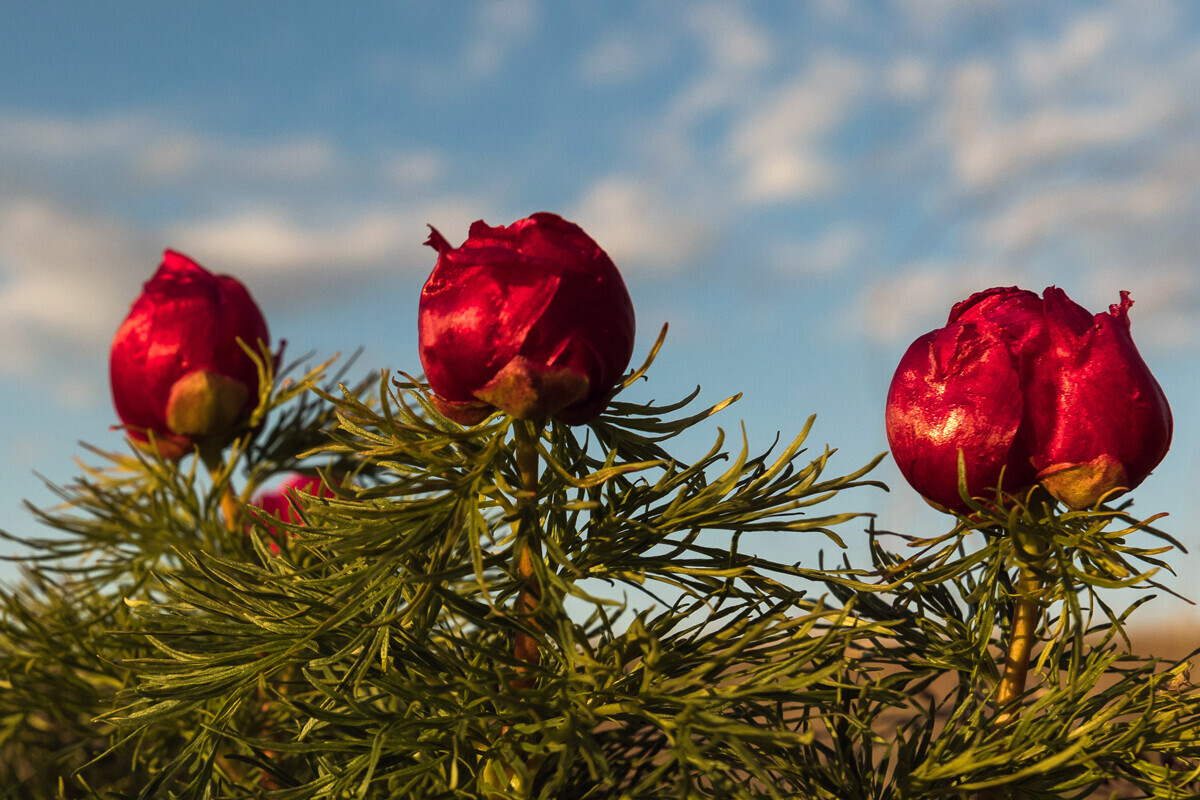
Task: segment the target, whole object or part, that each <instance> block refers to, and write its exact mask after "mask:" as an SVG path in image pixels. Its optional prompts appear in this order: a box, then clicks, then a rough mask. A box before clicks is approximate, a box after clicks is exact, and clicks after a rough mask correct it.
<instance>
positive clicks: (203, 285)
mask: <svg viewBox="0 0 1200 800" xmlns="http://www.w3.org/2000/svg"><path fill="white" fill-rule="evenodd" d="M238 339H241V340H242V341H244V342H245V343H246V344H247V345H249V346H250V347H252V348H257V347H258V346H259V343H260V342H261V343H264V344H265V343H268V342H269V341H270V338H269V334H268V333H267V323H266V320H264V319H263V315H262V312H261V311H260V310H259V308H258V306H257V305H256V304H255V302H254V299H253V298H252V297H251V296H250V293H249V292H247V291H246V288H245V287H244V286H242V284H241V283H239V282H238V281H237V280H235V279H234V278H231V277H229V276H228V275H213V274H212V273H210V272H208V270H206V269H204V268H203V267H201V266H200V265H199V264H197V263H196V262H194V261H192V260H191V259H190V258H188V257H187V256H184V255H182V254H180V253H176V252H174V251H171V250H167V251H166V252H165V253H164V254H163V262H162V265H161V266H160V267H159V268H158V271H157V272H155V273H154V276H153V277H152V278H151V279H150V280H149V281H147V282H146V284H145V286H144V287H143V290H142V294H141V295H140V296H139V297H138V298H137V300H135V301H134V303H133V306H132V308H131V309H130V311H129V316H128V317H127V318H126V319H125V322H123V323H122V324H121V327H120V328H119V329H118V330H117V335H116V337H114V339H113V343H112V352H111V355H110V360H109V378H110V380H111V382H112V392H113V404H114V405H115V406H116V410H117V416H118V417H120V418H121V422H122V423H124V424H125V425H126V426H127V429H128V433H129V436H130V438H131V439H132V440H133V442H134V444H136V445H138V446H142V447H144V446H147V445H148V442H149V438H148V436H147V433H150V432H152V433H153V434H154V438H155V441H156V442H157V444H158V450H159V452H160V453H161V454H162V456H163V458H167V459H172V460H174V459H178V458H180V457H181V456H182V455H183V454H184V453H186V452H187V451H188V450H190V449H191V448H192V446H193V445H194V444H195V443H197V442H199V441H202V440H204V439H208V438H211V437H214V436H224V435H227V434H228V433H230V432H231V431H232V430H233V429H234V428H235V427H236V426H237V425H238V424H240V423H242V422H244V421H245V420H246V419H247V418H248V417H249V416H250V414H251V413H252V412H253V411H254V408H255V407H256V406H257V405H258V389H259V386H258V368H257V367H256V366H255V364H254V361H253V360H251V359H250V357H249V356H248V355H246V353H245V351H243V350H242V348H241V346H240V345H238V343H237V340H238Z"/></svg>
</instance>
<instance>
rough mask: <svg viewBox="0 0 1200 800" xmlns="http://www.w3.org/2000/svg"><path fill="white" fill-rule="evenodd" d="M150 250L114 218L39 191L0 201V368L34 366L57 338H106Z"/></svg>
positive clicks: (146, 269)
mask: <svg viewBox="0 0 1200 800" xmlns="http://www.w3.org/2000/svg"><path fill="white" fill-rule="evenodd" d="M155 257H157V254H155V253H154V251H153V249H152V247H151V246H149V245H148V244H147V243H145V242H143V241H141V240H140V238H139V237H137V236H136V235H134V234H133V233H132V232H131V231H129V230H128V229H126V228H124V227H123V226H121V225H119V224H118V223H115V222H112V221H109V220H103V219H98V218H95V217H90V216H88V215H86V214H82V213H79V212H75V211H71V210H69V209H67V208H64V207H62V206H60V205H57V204H54V203H52V202H50V201H48V200H45V199H44V198H37V197H31V196H21V197H15V198H6V199H5V200H4V201H3V202H0V271H2V273H3V277H4V279H3V281H0V339H2V340H3V341H4V343H5V346H4V347H3V348H0V370H6V371H13V370H24V369H29V368H30V367H34V366H39V365H41V363H42V360H43V357H44V356H45V354H47V353H49V352H54V348H55V346H58V345H65V346H66V347H68V348H75V349H81V348H87V347H91V346H94V343H95V341H96V339H97V338H99V339H101V340H104V339H107V337H109V336H111V335H112V334H113V332H114V331H115V330H116V327H117V324H118V323H119V322H120V321H121V318H122V317H124V315H125V313H126V312H127V311H128V308H129V303H130V301H131V300H132V298H133V297H134V296H136V294H137V287H138V286H140V282H141V281H143V280H145V278H146V277H148V276H149V273H150V272H151V271H152V270H153V266H152V265H149V266H148V265H147V263H146V262H147V260H148V259H153V258H155Z"/></svg>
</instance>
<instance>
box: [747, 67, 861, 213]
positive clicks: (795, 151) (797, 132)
mask: <svg viewBox="0 0 1200 800" xmlns="http://www.w3.org/2000/svg"><path fill="white" fill-rule="evenodd" d="M866 85H867V70H866V69H865V68H864V67H863V66H862V65H861V64H860V63H857V62H855V61H852V60H850V59H848V58H844V57H839V56H836V55H828V54H826V55H822V56H820V57H818V58H815V59H814V60H813V61H812V63H811V64H809V65H808V66H807V67H806V68H805V69H804V70H803V71H801V72H800V73H799V74H797V75H796V76H794V77H793V78H792V79H791V80H789V81H787V82H786V83H784V84H783V85H782V86H780V87H778V88H776V89H774V90H773V91H772V92H770V94H769V96H768V99H767V100H766V101H765V102H763V103H762V104H760V105H759V106H757V107H755V108H754V109H752V110H751V111H750V112H749V113H748V114H746V115H745V116H743V117H742V119H740V120H739V122H738V124H737V125H736V126H735V127H734V129H733V131H732V132H731V134H730V136H729V151H730V152H729V156H730V158H731V159H732V160H733V161H734V162H735V163H736V164H737V165H738V166H739V168H740V169H741V172H742V177H741V187H742V195H743V197H744V198H746V199H747V200H749V201H751V202H769V201H780V200H791V199H799V198H804V197H809V196H812V195H814V194H817V193H820V192H822V191H824V190H826V189H828V188H829V187H831V186H832V185H833V184H834V183H835V181H836V180H837V179H838V170H837V167H836V164H835V162H834V160H833V159H832V158H831V157H830V156H829V155H828V153H827V152H826V151H825V147H826V146H827V144H828V143H827V141H826V139H827V137H829V136H830V134H831V133H832V132H833V131H834V130H835V129H836V128H837V126H838V125H839V123H841V122H842V121H843V120H844V119H845V117H846V114H847V112H848V111H849V110H850V109H851V108H853V107H854V105H855V103H856V102H857V101H858V98H859V96H860V95H861V93H862V92H863V90H864V88H865V87H866Z"/></svg>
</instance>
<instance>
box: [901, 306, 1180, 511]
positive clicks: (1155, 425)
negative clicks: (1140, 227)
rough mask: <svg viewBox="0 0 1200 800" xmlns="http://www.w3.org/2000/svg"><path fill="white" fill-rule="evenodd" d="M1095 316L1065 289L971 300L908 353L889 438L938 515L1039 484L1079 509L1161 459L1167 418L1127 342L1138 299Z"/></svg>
mask: <svg viewBox="0 0 1200 800" xmlns="http://www.w3.org/2000/svg"><path fill="white" fill-rule="evenodd" d="M1121 298H1122V299H1121V303H1120V305H1114V306H1111V307H1110V310H1109V312H1108V313H1107V314H1097V315H1095V317H1093V316H1092V315H1091V314H1089V313H1088V312H1087V311H1086V310H1085V309H1083V308H1082V307H1080V306H1078V305H1076V304H1075V303H1073V302H1072V301H1071V300H1070V299H1069V298H1068V297H1067V296H1066V294H1065V293H1064V292H1063V291H1062V290H1061V289H1058V288H1055V287H1050V288H1048V289H1046V291H1045V293H1044V294H1043V296H1042V297H1041V298H1039V297H1038V296H1037V295H1036V294H1034V293H1033V292H1027V291H1022V290H1020V289H1017V288H1015V287H1012V288H1007V289H989V290H988V291H985V292H980V293H978V294H975V295H972V296H971V297H970V298H968V299H967V300H965V301H963V302H961V303H959V304H957V305H955V306H954V308H953V309H952V310H951V312H950V318H949V320H948V321H947V324H946V327H944V328H940V329H938V330H936V331H932V332H930V333H927V334H925V335H924V336H922V337H920V338H919V339H917V340H916V341H915V342H913V344H912V346H911V347H909V349H908V351H907V352H906V353H905V354H904V357H903V358H902V359H901V360H900V366H899V368H898V369H897V370H896V374H895V376H894V377H893V379H892V385H891V388H890V389H889V391H888V399H887V413H886V422H887V434H888V441H889V443H890V445H891V449H892V455H893V457H894V458H895V459H896V463H897V466H899V468H900V471H901V472H902V473H903V474H904V477H905V478H906V479H907V480H908V482H909V483H910V484H912V486H913V487H914V488H915V489H916V490H917V491H918V492H920V493H921V495H922V496H923V497H925V499H926V500H928V501H929V502H930V503H931V504H933V505H935V506H937V507H939V508H943V509H948V510H955V511H960V512H966V511H967V510H968V506H967V505H966V504H965V503H964V502H963V500H962V498H961V497H960V495H959V491H958V477H959V476H958V463H959V454H960V453H961V454H962V458H963V464H964V467H965V475H966V482H967V492H968V494H969V495H971V496H972V497H979V496H984V495H985V494H986V493H988V492H989V491H990V490H992V489H994V488H995V487H997V486H998V485H1000V483H1001V476H1002V475H1003V486H1002V488H1003V489H1005V490H1008V491H1018V490H1020V489H1023V488H1025V487H1028V486H1031V485H1033V484H1034V483H1038V482H1040V483H1041V484H1042V485H1043V486H1045V487H1046V489H1047V490H1048V491H1049V492H1050V493H1051V494H1052V495H1054V496H1055V497H1057V498H1058V499H1059V500H1061V501H1062V502H1064V503H1066V504H1067V505H1069V506H1071V507H1074V508H1085V507H1089V506H1092V505H1095V503H1097V502H1098V501H1099V500H1100V498H1101V497H1102V496H1104V495H1105V494H1108V493H1109V492H1112V491H1116V490H1121V491H1124V490H1129V489H1132V488H1133V487H1135V486H1137V485H1138V484H1140V483H1141V482H1142V480H1143V479H1145V477H1146V476H1147V475H1148V474H1149V473H1150V471H1151V470H1152V469H1154V467H1155V466H1157V465H1158V463H1159V462H1160V461H1161V460H1162V458H1163V456H1164V455H1166V452H1167V448H1168V447H1169V445H1170V442H1171V410H1170V408H1169V407H1168V405H1167V401H1166V398H1165V397H1164V396H1163V393H1162V389H1161V388H1159V386H1158V383H1157V382H1156V381H1155V380H1154V376H1153V375H1151V374H1150V370H1149V369H1148V368H1147V367H1146V364H1145V362H1144V361H1142V358H1141V356H1140V355H1139V354H1138V351H1137V348H1136V347H1135V346H1134V344H1133V340H1132V338H1130V335H1129V318H1128V314H1127V312H1128V309H1129V306H1130V305H1131V304H1132V301H1130V300H1129V298H1128V293H1127V292H1122V293H1121Z"/></svg>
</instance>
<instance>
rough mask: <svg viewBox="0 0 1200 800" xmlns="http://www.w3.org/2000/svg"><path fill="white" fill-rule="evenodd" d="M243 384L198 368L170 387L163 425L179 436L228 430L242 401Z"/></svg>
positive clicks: (244, 401)
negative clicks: (165, 421)
mask: <svg viewBox="0 0 1200 800" xmlns="http://www.w3.org/2000/svg"><path fill="white" fill-rule="evenodd" d="M246 393H247V390H246V386H245V384H243V383H241V382H240V381H236V380H233V379H232V378H227V377H225V376H224V375H220V374H218V373H216V372H211V371H209V370H204V369H198V370H196V371H194V372H189V373H188V374H187V375H185V376H183V377H182V378H180V379H179V380H177V381H175V383H174V384H173V385H172V386H171V394H170V397H168V399H167V426H168V427H170V429H171V430H172V431H173V432H175V433H177V434H180V435H181V436H219V435H221V434H224V433H228V432H229V430H230V429H231V428H232V427H233V425H234V423H235V422H237V419H238V417H239V416H240V414H241V412H242V407H243V406H245V404H246Z"/></svg>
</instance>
